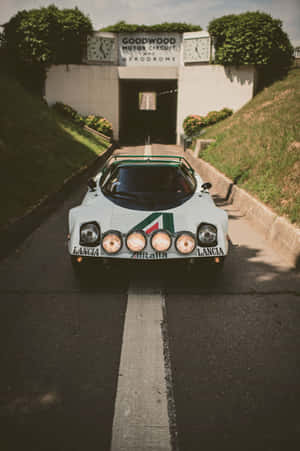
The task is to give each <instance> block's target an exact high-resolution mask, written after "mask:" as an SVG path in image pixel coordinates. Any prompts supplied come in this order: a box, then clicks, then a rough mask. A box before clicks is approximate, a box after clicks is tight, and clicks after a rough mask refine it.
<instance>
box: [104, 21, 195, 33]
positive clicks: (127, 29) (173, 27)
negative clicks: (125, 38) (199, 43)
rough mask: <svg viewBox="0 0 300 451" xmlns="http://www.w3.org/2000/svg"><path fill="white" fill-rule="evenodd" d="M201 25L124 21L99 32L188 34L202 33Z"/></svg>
mask: <svg viewBox="0 0 300 451" xmlns="http://www.w3.org/2000/svg"><path fill="white" fill-rule="evenodd" d="M201 30H202V28H201V27H200V26H199V25H192V24H187V23H181V22H173V23H171V22H164V23H161V24H157V25H137V24H129V23H126V22H125V21H124V20H122V21H120V22H118V23H116V24H115V25H110V26H108V27H105V28H102V29H101V30H99V31H110V32H111V33H144V32H145V33H167V32H168V33H186V32H189V31H201Z"/></svg>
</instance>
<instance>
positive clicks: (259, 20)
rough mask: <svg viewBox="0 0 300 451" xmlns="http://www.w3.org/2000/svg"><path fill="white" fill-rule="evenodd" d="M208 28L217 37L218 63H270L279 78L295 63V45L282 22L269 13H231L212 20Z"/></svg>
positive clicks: (267, 64) (262, 64) (215, 39)
mask: <svg viewBox="0 0 300 451" xmlns="http://www.w3.org/2000/svg"><path fill="white" fill-rule="evenodd" d="M208 31H209V33H210V34H211V36H212V37H213V39H214V45H215V49H216V56H215V60H216V63H218V64H223V65H225V66H226V65H242V64H255V65H256V66H259V67H260V66H262V67H266V66H267V67H268V68H269V72H270V73H271V74H272V76H273V78H276V77H277V78H278V77H279V76H281V74H283V73H285V72H286V70H287V68H288V67H290V65H291V64H292V62H293V47H292V45H291V43H290V41H289V38H288V35H287V34H286V33H285V32H284V31H283V30H282V21H281V20H278V19H273V18H272V17H271V16H270V15H269V14H266V13H262V12H259V11H256V12H246V13H242V14H230V15H227V16H223V17H220V18H218V19H214V20H212V21H211V22H210V23H209V26H208ZM264 70H265V69H264Z"/></svg>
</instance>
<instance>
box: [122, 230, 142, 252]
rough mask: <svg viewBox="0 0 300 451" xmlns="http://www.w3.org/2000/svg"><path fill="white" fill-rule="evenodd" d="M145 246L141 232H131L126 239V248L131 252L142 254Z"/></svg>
mask: <svg viewBox="0 0 300 451" xmlns="http://www.w3.org/2000/svg"><path fill="white" fill-rule="evenodd" d="M146 244H147V239H146V235H145V234H144V232H142V231H138V232H132V233H130V234H129V235H128V236H127V238H126V246H127V247H128V249H129V250H130V251H131V252H142V251H143V250H144V249H145V247H146Z"/></svg>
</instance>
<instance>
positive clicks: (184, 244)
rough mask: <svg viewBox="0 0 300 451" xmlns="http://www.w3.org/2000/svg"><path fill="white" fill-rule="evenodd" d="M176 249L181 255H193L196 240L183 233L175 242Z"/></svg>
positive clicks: (187, 233) (189, 234)
mask: <svg viewBox="0 0 300 451" xmlns="http://www.w3.org/2000/svg"><path fill="white" fill-rule="evenodd" d="M175 247H176V249H177V251H178V252H179V253H180V254H184V255H187V254H191V253H192V252H193V250H194V249H195V247H196V240H195V238H194V236H193V235H192V234H191V233H189V232H181V233H180V234H179V235H178V237H177V238H176V241H175Z"/></svg>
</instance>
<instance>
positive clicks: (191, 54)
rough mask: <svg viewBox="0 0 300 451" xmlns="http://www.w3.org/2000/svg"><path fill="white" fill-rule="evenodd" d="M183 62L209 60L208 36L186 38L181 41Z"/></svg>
mask: <svg viewBox="0 0 300 451" xmlns="http://www.w3.org/2000/svg"><path fill="white" fill-rule="evenodd" d="M183 60H184V62H185V63H199V62H200V63H204V62H209V60H210V37H208V36H203V37H197V38H188V39H187V38H186V39H184V41H183Z"/></svg>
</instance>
